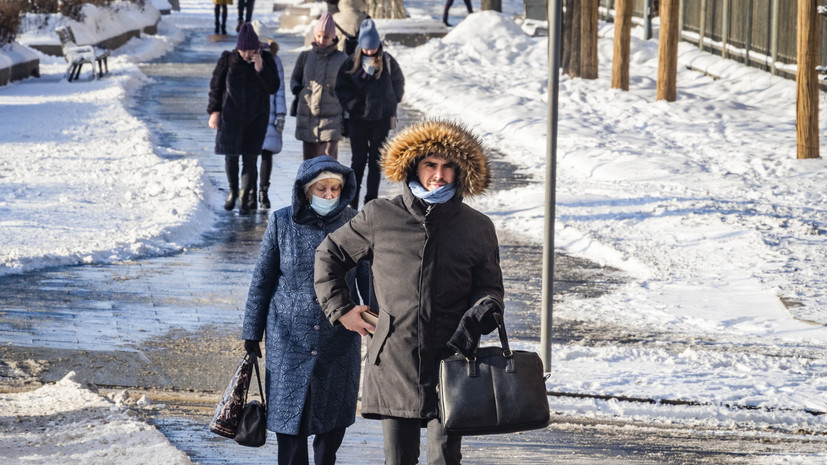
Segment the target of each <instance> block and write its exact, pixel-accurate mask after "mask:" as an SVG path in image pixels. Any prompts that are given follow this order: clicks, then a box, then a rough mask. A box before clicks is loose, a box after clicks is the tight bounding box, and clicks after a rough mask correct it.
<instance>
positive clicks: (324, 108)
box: [290, 12, 347, 160]
mask: <svg viewBox="0 0 827 465" xmlns="http://www.w3.org/2000/svg"><path fill="white" fill-rule="evenodd" d="M346 58H347V56H346V55H345V54H344V52H342V51H340V50H339V49H338V47H337V45H336V26H335V25H334V24H333V16H331V15H330V13H328V12H324V13H322V16H321V17H320V18H319V21H318V22H317V23H316V26H315V28H314V33H313V43H312V44H311V49H310V50H305V51H303V52H301V53H300V54H299V58H298V59H297V60H296V65H295V66H294V67H293V75H292V76H291V77H290V90H291V92H292V93H293V95H295V96H296V99H297V102H298V103H297V106H296V115H295V116H296V139H298V140H300V141H302V151H303V154H304V159H305V160H307V159H310V158H313V157H317V156H319V155H330V156H331V157H333V158H337V157H338V156H339V139H341V138H342V129H343V125H342V124H343V123H342V105H341V104H340V103H339V99H338V98H337V97H336V92H334V86H335V84H336V73H337V72H338V71H339V67H341V66H342V63H344V61H345V59H346Z"/></svg>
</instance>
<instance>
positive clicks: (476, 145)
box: [381, 120, 491, 198]
mask: <svg viewBox="0 0 827 465" xmlns="http://www.w3.org/2000/svg"><path fill="white" fill-rule="evenodd" d="M428 155H438V156H441V157H445V159H447V160H448V161H449V162H452V163H454V164H455V165H456V166H457V169H458V173H457V177H456V181H455V182H456V186H457V193H459V194H460V195H461V196H462V197H464V198H467V197H472V196H475V195H479V194H482V193H483V192H484V191H485V189H487V188H488V186H489V185H490V184H491V169H490V167H489V165H488V157H487V156H486V155H485V149H484V147H483V146H482V143H481V142H480V140H479V139H478V138H477V137H476V136H475V135H474V134H473V133H471V131H470V130H469V129H467V128H466V127H465V126H463V125H461V124H459V123H457V122H453V121H445V120H426V121H423V122H420V123H417V124H414V125H413V126H409V127H407V128H405V129H403V130H401V131H399V132H398V133H397V134H396V136H395V137H394V138H393V139H391V140H389V141H388V142H387V143H386V144H385V146H384V147H382V160H381V163H382V169H383V171H384V172H385V177H387V178H388V180H389V181H391V182H407V181H408V179H410V176H412V175H413V173H415V169H416V163H417V162H418V161H419V160H420V159H421V158H423V157H426V156H428Z"/></svg>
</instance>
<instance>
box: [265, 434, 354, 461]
mask: <svg viewBox="0 0 827 465" xmlns="http://www.w3.org/2000/svg"><path fill="white" fill-rule="evenodd" d="M344 437H345V428H339V429H334V430H333V431H330V432H327V433H323V434H317V435H316V437H315V438H313V463H314V464H315V465H333V464H335V463H336V452H337V451H338V450H339V446H341V445H342V440H343V439H344ZM307 438H308V437H307V436H293V435H292V434H281V433H276V440H277V441H278V449H279V465H308V464H309V458H308V455H307Z"/></svg>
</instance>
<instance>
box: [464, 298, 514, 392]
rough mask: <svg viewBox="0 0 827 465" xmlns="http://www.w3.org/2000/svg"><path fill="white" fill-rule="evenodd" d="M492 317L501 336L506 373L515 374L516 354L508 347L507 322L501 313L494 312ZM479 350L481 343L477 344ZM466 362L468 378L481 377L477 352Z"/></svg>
mask: <svg viewBox="0 0 827 465" xmlns="http://www.w3.org/2000/svg"><path fill="white" fill-rule="evenodd" d="M492 316H493V317H494V320H495V321H496V322H497V331H498V332H499V334H500V344H502V349H503V358H504V359H505V372H506V373H514V372H515V371H516V369H515V367H514V352H512V351H511V347H510V346H509V345H508V335H506V333H505V321H504V320H503V314H502V313H500V312H494V313H493V314H492ZM477 348H479V343H478V344H477ZM465 360H466V361H467V363H468V365H467V367H468V377H469V378H476V377H477V376H479V369H478V368H477V354H476V350H475V351H474V355H472V356H470V357H466V358H465Z"/></svg>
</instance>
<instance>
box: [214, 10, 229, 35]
mask: <svg viewBox="0 0 827 465" xmlns="http://www.w3.org/2000/svg"><path fill="white" fill-rule="evenodd" d="M224 8H227V7H226V6H225V7H224ZM220 14H221V5H216V6H215V33H216V34H218V32H219V31H220V30H221V22H220V21H219V15H220Z"/></svg>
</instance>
